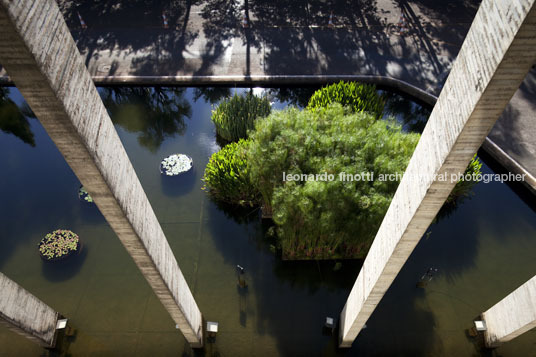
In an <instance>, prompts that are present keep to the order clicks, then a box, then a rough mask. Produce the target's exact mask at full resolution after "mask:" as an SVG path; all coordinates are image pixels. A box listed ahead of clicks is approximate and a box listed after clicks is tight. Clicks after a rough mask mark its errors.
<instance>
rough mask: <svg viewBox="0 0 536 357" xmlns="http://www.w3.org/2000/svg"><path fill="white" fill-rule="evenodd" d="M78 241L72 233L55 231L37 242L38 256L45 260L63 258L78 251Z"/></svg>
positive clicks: (60, 230)
mask: <svg viewBox="0 0 536 357" xmlns="http://www.w3.org/2000/svg"><path fill="white" fill-rule="evenodd" d="M79 241H80V239H79V238H78V235H76V234H75V233H73V232H72V231H69V230H67V229H57V230H55V231H54V232H52V233H48V234H47V235H46V236H45V238H43V239H42V240H41V242H39V254H41V257H43V259H46V260H56V259H59V258H65V257H67V256H69V255H70V254H72V253H74V252H76V251H77V250H78V248H79Z"/></svg>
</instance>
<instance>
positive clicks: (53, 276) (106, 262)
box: [0, 88, 536, 356]
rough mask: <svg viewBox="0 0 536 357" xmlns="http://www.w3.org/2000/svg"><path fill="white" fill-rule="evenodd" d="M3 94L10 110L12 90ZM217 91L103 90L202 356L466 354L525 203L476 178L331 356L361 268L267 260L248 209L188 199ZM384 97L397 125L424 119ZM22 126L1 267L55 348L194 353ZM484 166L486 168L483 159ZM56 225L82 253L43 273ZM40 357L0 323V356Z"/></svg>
mask: <svg viewBox="0 0 536 357" xmlns="http://www.w3.org/2000/svg"><path fill="white" fill-rule="evenodd" d="M10 91H11V93H10V95H9V97H10V98H12V99H13V100H14V102H16V103H17V104H19V105H21V104H22V99H21V97H20V95H19V94H18V93H17V91H16V89H10ZM229 91H231V92H232V91H234V90H233V89H221V88H217V89H211V88H204V89H175V90H174V91H172V92H170V91H163V92H158V91H155V90H152V89H136V90H132V91H128V90H115V91H114V90H112V89H109V88H108V89H101V94H102V96H103V98H104V100H105V102H106V103H107V107H108V109H109V110H110V113H111V114H112V116H113V118H114V121H115V122H116V123H117V125H116V128H117V131H118V133H119V136H120V137H121V140H122V142H123V144H124V146H125V148H126V150H127V153H128V155H129V157H130V159H131V161H132V163H133V165H134V168H135V169H136V172H137V174H138V177H139V179H140V181H141V183H142V185H143V187H144V188H145V190H146V193H147V196H148V198H149V200H150V202H151V204H152V206H153V208H154V210H155V212H156V215H157V217H158V219H159V221H160V223H161V225H162V227H163V229H164V232H165V233H166V236H167V238H168V240H169V242H170V245H171V248H172V249H173V251H174V253H175V256H176V258H177V260H178V262H179V265H180V267H181V269H182V271H183V272H184V274H185V276H186V279H187V281H188V283H189V285H190V288H191V289H192V291H193V294H194V296H195V298H196V300H197V303H198V305H199V307H200V309H201V311H202V313H203V315H204V317H205V319H207V320H209V321H217V322H219V330H220V332H219V333H218V336H217V339H216V342H215V343H214V344H209V345H207V347H206V349H205V354H206V355H207V356H276V355H284V356H294V355H299V356H315V355H321V356H325V355H327V356H331V355H337V354H340V355H357V354H359V355H360V356H377V355H382V356H383V355H393V356H473V355H480V354H481V352H480V351H479V350H478V347H477V346H475V344H474V343H473V341H471V340H469V339H468V338H467V337H466V336H465V329H467V328H469V327H470V326H471V321H472V319H473V318H475V317H476V316H477V315H478V314H479V313H481V312H482V311H484V310H486V309H487V308H489V307H490V306H492V305H493V304H495V303H496V302H498V301H499V300H500V299H501V298H503V297H504V296H506V295H507V294H508V293H510V292H511V291H512V290H514V289H515V288H516V287H518V286H519V285H521V284H522V283H524V282H525V281H526V280H528V279H529V278H531V277H532V276H533V275H534V273H535V272H536V260H535V259H534V256H536V219H535V218H536V214H535V211H534V210H533V208H531V207H530V205H529V204H528V203H527V202H529V200H528V198H527V200H528V201H527V202H525V201H523V200H522V199H520V198H519V196H518V195H517V194H516V193H514V192H513V190H512V189H511V188H510V187H508V186H507V185H505V184H501V183H497V182H492V183H488V184H484V183H480V184H478V185H477V186H476V187H475V190H474V191H475V195H474V197H473V198H472V199H471V200H468V201H466V202H465V203H464V204H463V205H462V206H460V207H459V208H458V209H457V210H456V211H455V212H454V213H453V214H452V215H451V216H450V217H448V218H446V219H443V220H441V221H439V223H437V224H434V225H433V226H431V227H430V230H429V232H430V233H429V234H428V235H427V236H426V237H424V238H423V240H422V241H421V242H420V243H419V245H418V246H417V248H416V250H415V251H414V253H413V254H412V255H411V257H410V258H409V260H408V262H407V263H406V265H405V266H404V268H403V270H402V271H401V273H400V274H399V276H398V277H397V279H396V280H395V282H394V284H393V285H392V287H391V288H390V290H389V291H388V293H387V294H386V296H385V297H384V299H383V300H382V302H381V304H380V305H379V307H378V308H377V310H376V311H375V313H374V314H373V315H372V317H371V319H370V320H369V322H368V323H367V325H368V328H367V329H365V330H363V332H362V333H361V334H360V335H359V337H358V339H357V340H356V342H355V343H354V345H353V348H352V349H350V350H344V351H337V349H336V348H335V347H336V338H334V337H330V336H325V335H323V331H322V325H323V321H324V319H325V317H326V316H332V317H338V314H339V313H340V311H341V309H342V307H343V305H344V303H345V300H346V298H347V295H348V293H349V291H350V289H351V287H352V285H353V281H354V280H355V278H356V276H357V274H358V271H359V268H360V262H359V261H354V262H347V261H345V262H342V267H341V269H340V270H337V271H334V267H335V264H334V262H322V263H318V264H317V263H315V262H306V263H302V262H292V263H289V262H282V261H281V260H280V259H279V258H278V257H276V256H274V254H273V253H272V252H271V251H270V243H271V242H270V240H269V239H268V238H265V236H264V227H263V226H262V225H261V224H260V222H259V220H258V219H257V217H258V216H257V214H258V213H257V212H256V211H254V210H250V211H240V212H237V211H234V212H233V211H229V210H228V209H226V210H224V209H223V208H222V207H218V206H217V205H216V204H214V203H213V202H211V201H210V200H209V199H208V198H207V196H206V194H205V193H204V192H203V191H202V190H201V187H202V185H203V184H202V182H201V181H200V178H201V176H202V174H203V169H204V167H205V165H206V163H207V162H208V158H209V157H210V155H211V154H212V153H213V152H214V151H216V150H218V146H217V144H216V141H215V137H214V127H213V125H212V124H211V122H210V110H211V104H210V103H216V102H217V101H218V98H219V97H220V95H222V94H227V93H228V92H229ZM239 91H241V90H239ZM280 98H282V99H285V98H283V97H280ZM286 99H287V100H288V97H287V98H286ZM394 100H395V102H396V103H397V105H398V108H399V109H398V110H399V111H400V112H398V113H395V114H397V116H398V117H399V119H400V118H402V119H400V120H402V121H404V120H405V119H403V118H405V117H407V118H410V120H409V121H410V122H411V120H412V119H411V118H413V119H414V118H415V117H416V116H418V115H421V114H422V113H421V111H423V113H425V114H423V115H427V114H426V112H425V111H424V109H423V108H420V107H419V106H418V105H416V104H412V103H409V104H408V103H403V100H399V99H397V98H395V99H394ZM404 100H406V99H404ZM284 105H285V103H276V107H283V106H284ZM404 108H409V109H404ZM404 110H408V111H409V113H406V112H404ZM25 120H26V122H25V123H23V124H21V125H19V129H14V130H11V131H12V132H13V131H14V132H17V131H19V132H22V133H23V134H22V135H21V137H22V139H20V138H18V137H16V136H15V135H13V134H11V133H4V132H0V150H1V152H2V155H0V180H1V182H2V185H1V186H0V199H1V204H0V216H1V217H2V218H1V221H0V222H1V223H0V271H2V272H3V273H4V274H6V275H7V276H9V277H10V278H11V279H13V280H15V281H17V282H18V283H19V284H21V285H22V286H23V287H25V288H26V289H28V290H29V291H30V292H32V293H33V294H35V295H37V296H38V297H39V298H41V299H42V300H43V301H45V302H46V303H48V304H49V305H50V306H52V307H54V308H55V309H56V310H58V311H59V312H61V313H62V314H64V315H65V316H67V317H69V318H70V321H71V324H72V325H73V326H74V327H76V328H77V330H78V332H77V335H76V337H75V338H74V339H72V340H71V341H67V342H66V343H65V344H64V346H63V348H64V351H66V352H65V353H68V354H70V355H73V356H85V355H114V356H117V355H129V356H132V355H138V356H145V355H154V356H163V355H175V356H176V355H183V356H190V355H193V354H192V351H191V350H190V349H189V347H188V346H187V345H186V343H185V341H184V338H183V337H182V336H181V334H180V333H179V332H178V331H177V330H175V325H174V323H173V321H172V320H171V318H170V317H169V316H168V315H167V313H166V311H165V310H164V308H163V307H162V306H161V304H160V302H159V301H158V300H157V299H156V297H155V296H154V295H153V293H152V291H151V289H150V288H149V286H148V284H147V283H146V282H145V280H144V278H143V277H142V275H141V274H140V272H139V271H138V269H137V268H136V266H135V265H134V264H133V262H132V260H131V258H130V257H129V256H128V254H127V253H126V251H125V249H124V248H123V247H122V245H121V244H120V242H119V240H118V239H117V238H116V237H115V235H114V233H113V232H112V231H111V229H110V228H109V227H108V225H107V224H106V222H105V221H104V219H103V218H102V216H101V215H100V213H99V212H98V210H97V209H96V208H95V207H94V206H91V205H88V204H86V203H85V202H81V201H80V200H79V199H78V197H77V191H78V188H79V182H78V180H77V178H76V177H75V176H74V174H73V173H72V172H71V170H70V168H69V167H68V165H67V164H66V163H65V161H64V160H63V158H62V156H61V155H60V154H59V152H58V151H57V149H56V148H55V146H54V144H53V143H52V142H51V140H50V139H49V138H48V136H47V134H46V132H45V131H44V130H43V128H42V127H41V126H40V124H39V122H38V121H37V120H35V119H25ZM419 121H420V120H417V121H416V122H419ZM0 123H4V122H3V118H0ZM4 124H5V123H4ZM2 125H3V124H2ZM408 125H409V124H408ZM2 128H3V129H4V128H5V126H2ZM25 128H26V129H25ZM28 128H29V130H30V131H31V133H32V136H31V138H32V140H33V141H32V140H30V139H29V134H28V130H27V129H28ZM4 130H5V129H4ZM8 131H9V130H8ZM32 143H33V144H34V145H35V146H34V147H33V146H32V145H31V144H32ZM172 153H185V154H187V155H189V156H191V157H192V158H193V161H194V171H193V172H192V173H191V174H189V175H186V176H183V177H178V178H176V180H173V179H171V180H166V179H165V178H163V177H162V176H161V175H160V173H159V171H158V168H159V163H160V161H161V160H162V159H163V158H164V157H166V156H167V155H169V154H172ZM483 171H484V173H490V172H492V169H491V168H490V167H488V166H487V165H484V167H483ZM521 194H522V195H525V193H523V192H522V193H521ZM533 207H534V206H533ZM57 228H67V229H71V230H73V231H74V232H76V233H77V234H78V235H79V236H80V237H81V239H82V241H83V243H84V251H83V254H81V255H79V256H76V257H73V258H72V259H69V260H66V261H65V262H61V263H58V264H57V265H47V264H44V262H42V261H41V259H40V258H39V255H38V251H37V244H38V242H39V241H40V239H41V238H42V237H43V236H44V235H45V234H46V233H48V232H50V231H52V230H54V229H57ZM237 264H240V265H241V266H243V267H245V271H246V274H245V277H246V282H247V284H248V288H247V289H245V290H242V289H239V288H238V287H237V275H236V265H237ZM430 267H434V268H437V269H438V273H437V274H436V275H435V277H434V279H433V280H432V281H431V282H430V283H429V284H428V286H427V287H426V288H425V289H419V288H416V287H415V283H416V282H417V281H418V280H419V278H420V277H421V275H423V273H425V272H426V271H427V270H428V268H430ZM42 354H43V350H42V349H41V348H39V347H37V346H36V345H34V344H33V343H32V342H28V341H27V340H26V339H25V338H23V337H20V336H18V335H15V334H14V333H12V332H10V331H8V330H7V329H5V328H4V327H2V328H0V355H2V356H3V355H6V356H19V355H23V356H26V355H28V356H39V355H42ZM496 355H501V356H529V355H536V334H535V333H534V332H528V333H526V334H525V335H523V336H521V337H519V338H518V339H516V340H514V341H512V342H510V343H507V344H505V345H504V346H503V347H501V348H500V349H498V350H497V351H496Z"/></svg>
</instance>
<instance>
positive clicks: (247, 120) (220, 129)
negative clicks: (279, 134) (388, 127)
mask: <svg viewBox="0 0 536 357" xmlns="http://www.w3.org/2000/svg"><path fill="white" fill-rule="evenodd" d="M270 110H271V108H270V101H269V100H268V98H266V97H263V98H259V97H257V96H255V95H253V94H252V93H251V92H249V93H248V94H246V95H245V96H241V95H237V94H235V95H233V96H232V97H231V98H229V99H226V100H224V101H222V102H221V103H220V105H218V107H217V108H216V109H215V110H213V111H212V122H213V123H214V125H215V126H216V133H217V134H218V135H219V136H220V137H221V138H223V139H225V140H227V141H230V142H232V141H238V140H239V139H245V138H246V137H247V134H248V130H252V129H253V127H254V122H255V120H256V119H257V118H262V117H265V116H267V115H268V114H270Z"/></svg>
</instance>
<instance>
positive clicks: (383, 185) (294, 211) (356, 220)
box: [247, 104, 419, 258]
mask: <svg viewBox="0 0 536 357" xmlns="http://www.w3.org/2000/svg"><path fill="white" fill-rule="evenodd" d="M255 128H256V130H255V131H254V132H252V133H251V134H250V136H251V144H250V145H249V149H248V157H247V158H248V162H249V163H250V174H251V180H252V182H253V184H254V185H256V186H257V187H258V189H259V191H260V192H261V194H262V197H263V200H264V201H265V203H266V204H267V205H270V206H271V208H272V210H273V219H274V221H275V223H276V224H277V225H278V236H279V239H280V245H281V248H282V250H283V254H284V255H286V256H287V257H289V258H308V257H315V258H321V257H363V256H364V255H365V254H366V251H367V250H368V248H369V246H370V244H371V243H372V240H373V238H374V235H375V234H376V231H377V230H378V227H379V225H380V223H381V220H382V219H383V216H384V214H385V212H386V210H387V208H388V206H389V204H390V202H391V198H392V196H393V194H394V192H395V190H396V187H397V186H398V183H397V182H392V181H386V180H384V181H380V180H377V179H376V180H373V181H370V182H369V181H363V180H360V181H343V180H340V178H339V177H338V174H339V173H340V172H343V173H346V174H350V175H356V174H361V173H366V172H373V173H374V174H375V176H376V177H378V175H380V174H384V175H385V174H392V173H400V174H402V173H403V172H404V170H405V168H406V166H407V163H408V161H409V158H410V157H411V154H412V153H413V150H414V148H415V146H416V144H417V142H418V140H419V135H418V134H412V133H403V132H402V131H401V127H400V125H398V124H396V123H394V122H388V121H383V120H376V117H375V116H374V115H371V114H369V113H363V112H358V113H350V112H349V111H348V109H345V108H343V107H341V105H339V104H334V105H331V106H328V107H327V108H326V109H325V110H321V111H313V112H312V111H307V110H306V111H299V110H298V109H295V108H290V109H287V110H284V111H282V112H274V113H272V114H271V115H270V116H269V117H267V118H266V119H264V120H259V121H257V123H256V126H255ZM324 172H326V173H327V174H333V175H337V176H335V179H334V180H333V181H330V180H326V181H286V182H283V173H285V174H286V175H289V174H323V173H324Z"/></svg>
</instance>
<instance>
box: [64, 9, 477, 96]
mask: <svg viewBox="0 0 536 357" xmlns="http://www.w3.org/2000/svg"><path fill="white" fill-rule="evenodd" d="M58 2H59V4H60V6H61V8H62V10H63V12H64V14H65V18H66V21H67V24H68V26H69V27H70V28H71V30H72V33H73V36H74V38H75V39H76V41H77V43H78V46H79V49H80V51H81V53H82V54H83V55H84V56H85V57H86V64H87V66H88V68H89V70H90V72H91V74H92V75H93V76H95V77H96V79H98V80H101V81H102V80H104V79H105V77H109V76H113V77H114V80H116V81H117V80H131V81H143V79H145V80H146V81H148V80H150V79H151V78H152V77H162V76H170V77H175V76H187V77H189V78H191V77H192V76H197V77H199V76H220V77H221V76H235V78H239V79H241V80H243V79H244V77H245V78H246V79H247V78H248V77H249V78H256V77H259V76H274V75H278V76H281V75H375V76H377V75H381V76H389V77H393V78H397V79H401V80H404V81H406V82H408V83H410V84H413V85H415V86H418V87H419V88H422V89H424V90H427V91H429V92H431V93H433V94H438V92H439V88H440V86H441V83H442V82H443V81H444V79H445V78H446V75H447V74H448V71H449V69H450V65H451V63H452V61H453V59H454V58H455V57H456V55H457V53H458V50H459V47H460V45H461V43H462V41H463V38H464V37H465V34H466V32H467V30H468V29H469V26H470V23H471V20H472V17H473V16H474V14H475V12H476V9H477V6H478V3H479V2H480V1H479V0H456V1H450V2H448V4H447V3H446V2H437V1H431V0H413V1H411V2H408V1H405V0H377V1H364V0H357V1H356V0H335V1H327V0H306V1H303V0H300V1H286V0H256V1H252V0H204V1H199V0H198V1H195V0H191V1H186V0H181V1H149V2H148V1H142V0H129V1H127V0H115V1H82V0H58ZM78 13H79V14H80V15H81V16H82V18H83V20H84V22H85V23H86V25H87V28H86V29H84V28H82V26H81V23H80V19H79V18H78ZM163 13H164V14H165V16H166V18H167V20H168V28H167V29H166V28H164V24H163V19H162V14H163ZM402 13H404V14H405V16H406V18H407V23H408V26H407V28H408V30H409V31H408V33H407V34H404V35H400V34H399V33H398V31H397V29H396V24H397V23H398V21H399V20H400V16H401V14H402ZM244 14H247V17H248V19H249V20H248V27H247V28H243V27H242V21H243V16H244ZM331 14H333V15H332V23H333V26H332V27H330V26H329V21H330V16H331ZM133 77H134V78H133ZM140 77H141V78H140ZM213 78H214V77H213ZM183 81H186V79H183Z"/></svg>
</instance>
